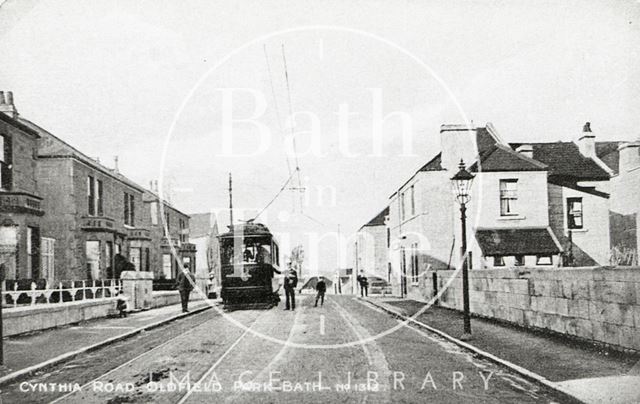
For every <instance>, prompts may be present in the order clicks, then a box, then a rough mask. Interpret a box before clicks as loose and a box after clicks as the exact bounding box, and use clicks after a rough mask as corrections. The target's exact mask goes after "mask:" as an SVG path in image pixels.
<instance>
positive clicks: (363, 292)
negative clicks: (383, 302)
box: [357, 271, 369, 297]
mask: <svg viewBox="0 0 640 404" xmlns="http://www.w3.org/2000/svg"><path fill="white" fill-rule="evenodd" d="M357 280H358V284H359V285H360V296H361V297H368V296H369V280H368V279H367V277H366V276H364V272H363V271H360V273H359V274H358V277H357Z"/></svg>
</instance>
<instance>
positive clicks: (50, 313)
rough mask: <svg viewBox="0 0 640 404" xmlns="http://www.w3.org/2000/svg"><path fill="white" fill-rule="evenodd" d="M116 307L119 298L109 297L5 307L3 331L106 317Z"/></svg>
mask: <svg viewBox="0 0 640 404" xmlns="http://www.w3.org/2000/svg"><path fill="white" fill-rule="evenodd" d="M115 307H116V299H115V298H108V299H96V300H81V301H77V302H68V303H61V304H56V303H52V304H37V305H34V306H25V307H18V308H15V309H11V310H6V309H3V310H2V335H3V336H4V337H9V336H12V335H18V334H24V333H27V332H33V331H40V330H46V329H47V328H54V327H60V326H63V325H69V324H74V323H79V322H82V321H86V320H91V319H94V318H100V317H107V316H108V315H109V314H110V313H111V312H112V311H115Z"/></svg>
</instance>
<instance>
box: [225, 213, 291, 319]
mask: <svg viewBox="0 0 640 404" xmlns="http://www.w3.org/2000/svg"><path fill="white" fill-rule="evenodd" d="M218 239H219V241H220V244H219V245H220V270H221V271H220V273H221V280H222V289H221V291H220V297H221V298H222V302H223V304H224V305H225V306H242V305H266V306H268V307H271V306H273V305H277V304H278V301H279V300H280V297H279V294H278V291H279V289H280V285H279V279H278V277H276V276H275V274H279V273H280V252H279V248H278V243H277V242H276V240H275V238H274V237H273V235H272V234H271V232H270V231H269V229H268V228H267V226H265V225H263V224H261V223H255V222H253V221H248V222H245V223H241V224H236V225H233V226H230V228H229V231H228V232H226V233H224V234H221V235H220V236H218Z"/></svg>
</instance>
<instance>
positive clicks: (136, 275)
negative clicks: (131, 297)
mask: <svg viewBox="0 0 640 404" xmlns="http://www.w3.org/2000/svg"><path fill="white" fill-rule="evenodd" d="M120 279H151V280H153V272H147V271H122V273H121V274H120Z"/></svg>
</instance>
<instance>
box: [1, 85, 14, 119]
mask: <svg viewBox="0 0 640 404" xmlns="http://www.w3.org/2000/svg"><path fill="white" fill-rule="evenodd" d="M0 112H3V113H5V114H6V115H9V116H10V117H12V118H15V117H16V116H18V110H17V109H16V106H15V105H13V92H11V91H7V92H4V91H0Z"/></svg>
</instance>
